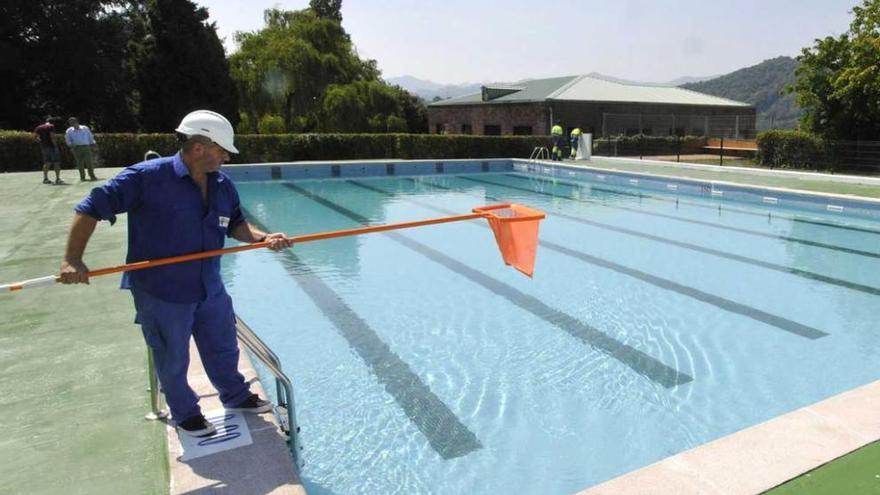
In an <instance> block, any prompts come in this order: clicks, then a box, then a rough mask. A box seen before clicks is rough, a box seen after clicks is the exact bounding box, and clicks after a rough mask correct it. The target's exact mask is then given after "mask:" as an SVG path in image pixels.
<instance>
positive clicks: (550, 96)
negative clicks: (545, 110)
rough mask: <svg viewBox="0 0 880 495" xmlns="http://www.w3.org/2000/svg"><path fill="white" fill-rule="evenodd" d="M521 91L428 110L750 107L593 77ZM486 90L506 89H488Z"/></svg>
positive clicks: (532, 84)
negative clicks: (587, 104) (583, 105)
mask: <svg viewBox="0 0 880 495" xmlns="http://www.w3.org/2000/svg"><path fill="white" fill-rule="evenodd" d="M516 86H517V87H522V88H524V89H522V90H521V91H517V92H514V93H511V94H507V95H505V96H501V97H498V98H494V99H491V100H489V101H483V99H482V94H481V93H476V94H473V95H466V96H460V97H457V98H451V99H448V100H442V101H437V102H434V103H431V104H429V105H428V106H447V105H495V104H504V103H525V102H539V101H594V102H618V103H659V104H667V105H668V104H674V105H697V106H715V107H744V108H749V107H751V105H749V104H748V103H742V102H739V101H734V100H729V99H727V98H719V97H717V96H710V95H707V94H703V93H697V92H696V91H691V90H687V89H682V88H676V87H670V86H652V85H645V84H633V83H622V82H617V81H611V80H607V79H602V78H600V77H595V76H568V77H555V78H552V79H535V80H532V81H523V82H521V83H517V84H516ZM490 87H509V86H500V85H496V86H491V85H490Z"/></svg>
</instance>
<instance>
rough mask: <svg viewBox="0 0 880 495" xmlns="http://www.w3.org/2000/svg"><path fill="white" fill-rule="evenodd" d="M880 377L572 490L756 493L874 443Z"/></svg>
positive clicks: (879, 433)
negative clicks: (640, 466)
mask: <svg viewBox="0 0 880 495" xmlns="http://www.w3.org/2000/svg"><path fill="white" fill-rule="evenodd" d="M877 410H880V380H878V381H875V382H872V383H869V384H867V385H863V386H861V387H857V388H854V389H851V390H849V391H846V392H843V393H841V394H838V395H835V396H833V397H830V398H828V399H825V400H822V401H819V402H816V403H814V404H812V405H809V406H806V407H803V408H801V409H797V410H795V411H792V412H790V413H787V414H783V415H781V416H777V417H775V418H773V419H770V420H768V421H765V422H763V423H759V424H757V425H754V426H751V427H749V428H746V429H744V430H741V431H738V432H736V433H733V434H731V435H727V436H724V437H721V438H719V439H716V440H713V441H711V442H708V443H706V444H703V445H700V446H699V447H695V448H693V449H690V450H686V451H684V452H682V453H680V454H676V455H673V456H670V457H667V458H666V459H663V460H661V461H659V462H657V463H654V464H651V465H649V466H646V467H643V468H640V469H637V470H635V471H631V472H629V473H627V474H624V475H622V476H619V477H617V478H614V479H611V480H609V481H606V482H604V483H601V484H599V485H596V486H594V487H591V488H588V489H585V490H582V491H579V492H576V495H607V494H624V495H625V494H637V493H638V494H643V493H668V494H672V493H719V494H722V493H723V494H730V495H735V494H742V495H752V494H757V493H763V492H765V491H767V490H770V489H772V488H775V487H777V486H779V485H781V484H783V483H785V482H787V481H789V480H792V479H794V478H796V477H798V476H800V475H802V474H804V473H807V472H809V471H811V470H813V469H815V468H817V467H819V466H822V465H823V464H826V463H828V462H830V461H833V460H835V459H837V458H840V457H843V456H844V455H846V454H849V453H851V452H854V451H855V450H858V449H859V448H861V447H864V446H866V445H868V444H870V443H873V442H875V441H877V440H880V421H877V419H876V413H875V412H874V411H877Z"/></svg>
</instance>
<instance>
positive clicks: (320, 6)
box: [309, 0, 342, 22]
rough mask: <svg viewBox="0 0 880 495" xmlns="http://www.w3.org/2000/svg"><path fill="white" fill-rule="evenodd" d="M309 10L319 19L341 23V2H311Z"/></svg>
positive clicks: (330, 0)
mask: <svg viewBox="0 0 880 495" xmlns="http://www.w3.org/2000/svg"><path fill="white" fill-rule="evenodd" d="M309 8H310V9H312V12H314V13H315V14H316V15H317V16H318V17H320V18H321V19H330V20H331V21H336V22H342V0H311V1H310V2H309Z"/></svg>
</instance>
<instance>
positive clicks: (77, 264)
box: [61, 259, 89, 284]
mask: <svg viewBox="0 0 880 495" xmlns="http://www.w3.org/2000/svg"><path fill="white" fill-rule="evenodd" d="M61 283H62V284H87V283H89V267H87V266H86V264H85V263H83V262H82V260H66V259H65V260H63V261H62V262H61Z"/></svg>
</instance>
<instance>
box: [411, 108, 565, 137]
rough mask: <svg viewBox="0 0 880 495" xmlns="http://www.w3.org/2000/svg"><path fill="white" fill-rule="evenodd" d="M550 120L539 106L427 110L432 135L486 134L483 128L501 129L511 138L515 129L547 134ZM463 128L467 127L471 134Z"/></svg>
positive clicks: (502, 132)
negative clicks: (520, 128) (498, 127)
mask: <svg viewBox="0 0 880 495" xmlns="http://www.w3.org/2000/svg"><path fill="white" fill-rule="evenodd" d="M549 122H550V117H549V115H548V114H547V110H546V109H545V107H544V105H543V104H541V103H518V104H492V105H451V106H448V107H433V106H432V107H428V130H429V132H430V133H432V134H444V133H445V134H476V135H482V134H485V132H484V130H485V127H486V126H500V127H501V134H503V135H511V134H513V133H514V127H526V128H531V134H535V135H546V134H550V129H549V127H548V123H549ZM465 126H470V132H468V131H467V128H466V127H465Z"/></svg>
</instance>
